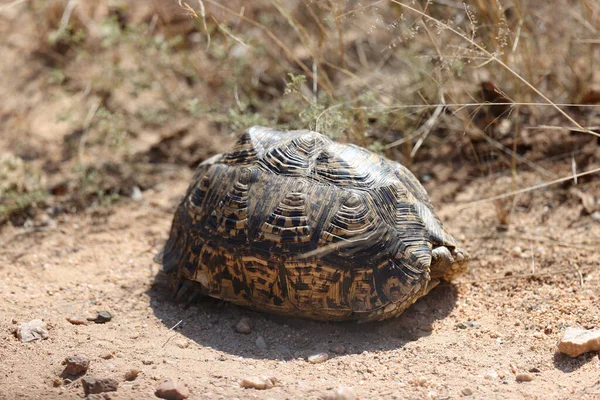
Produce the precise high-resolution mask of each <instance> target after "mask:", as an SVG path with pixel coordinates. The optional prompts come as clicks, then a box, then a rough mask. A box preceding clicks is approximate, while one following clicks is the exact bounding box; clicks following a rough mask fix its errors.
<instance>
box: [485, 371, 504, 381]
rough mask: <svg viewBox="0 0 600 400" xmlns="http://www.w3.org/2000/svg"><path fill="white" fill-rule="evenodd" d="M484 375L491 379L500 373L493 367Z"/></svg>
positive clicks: (496, 377)
mask: <svg viewBox="0 0 600 400" xmlns="http://www.w3.org/2000/svg"><path fill="white" fill-rule="evenodd" d="M483 376H484V378H485V379H489V380H496V379H498V378H499V377H500V376H499V375H498V373H497V372H496V371H494V370H493V369H491V370H489V371H487V372H486V373H485V374H484V375H483Z"/></svg>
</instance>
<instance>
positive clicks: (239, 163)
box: [157, 126, 468, 321]
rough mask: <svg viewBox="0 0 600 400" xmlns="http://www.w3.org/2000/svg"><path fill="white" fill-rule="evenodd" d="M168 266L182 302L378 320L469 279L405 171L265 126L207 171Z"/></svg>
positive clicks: (197, 179)
mask: <svg viewBox="0 0 600 400" xmlns="http://www.w3.org/2000/svg"><path fill="white" fill-rule="evenodd" d="M157 261H159V262H160V263H162V265H163V271H164V272H166V273H167V274H170V275H174V276H176V278H178V279H177V280H178V282H180V285H179V289H178V290H179V293H178V297H180V296H182V295H184V294H185V293H187V294H192V293H194V294H202V295H208V296H211V297H214V298H218V299H222V300H225V301H229V302H232V303H234V304H237V305H240V306H244V307H248V308H252V309H255V310H258V311H264V312H270V313H276V314H284V315H288V316H298V317H305V318H311V319H318V320H329V321H341V320H356V321H373V320H383V319H386V318H390V317H394V316H397V315H399V314H400V313H402V311H404V310H405V309H406V308H407V307H408V306H410V305H411V304H413V303H414V302H415V301H416V300H417V299H418V298H420V297H421V296H423V295H425V294H426V293H427V292H428V291H429V290H430V289H431V288H432V287H433V286H435V285H436V284H437V283H439V282H440V280H445V281H451V280H452V279H453V278H454V277H456V276H457V275H459V274H460V273H462V272H464V271H465V270H466V267H467V261H468V254H467V253H466V252H465V251H463V250H461V249H460V248H459V246H458V244H457V242H456V240H455V239H454V238H453V237H452V236H451V235H450V234H449V233H448V232H447V231H446V230H445V229H444V228H443V227H442V224H441V222H440V220H439V218H438V217H437V216H436V214H435V212H434V210H433V207H432V205H431V202H430V200H429V198H428V196H427V192H426V191H425V189H424V188H423V186H422V185H421V184H420V183H419V181H418V180H417V178H415V176H414V175H413V174H412V173H411V172H410V171H409V170H408V169H407V168H405V167H404V166H402V165H401V164H399V163H397V162H394V161H391V160H388V159H386V158H384V157H381V156H379V155H377V154H375V153H373V152H371V151H368V150H366V149H364V148H362V147H358V146H355V145H352V144H340V143H337V142H334V141H332V140H331V139H329V138H327V137H326V136H324V135H322V134H320V133H318V132H314V131H309V130H296V131H287V132H285V131H280V130H275V129H270V128H265V127H258V126H255V127H252V128H250V129H248V130H247V131H246V132H244V133H243V134H242V135H241V137H240V138H239V140H238V141H237V142H236V144H235V145H234V146H233V148H232V149H230V150H229V151H228V152H226V153H223V154H217V155H215V156H214V157H211V158H210V159H208V160H206V161H204V162H203V163H201V164H200V165H199V166H198V168H197V170H196V172H195V175H194V178H193V181H192V183H191V185H190V186H189V188H188V190H187V193H186V194H185V197H184V198H183V200H182V201H181V203H180V204H179V206H178V207H177V210H176V212H175V215H174V218H173V222H172V227H171V231H170V236H169V239H168V241H167V243H166V245H165V246H164V248H163V250H162V251H161V253H159V255H158V256H157ZM176 290H177V289H176Z"/></svg>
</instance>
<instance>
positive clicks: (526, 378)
mask: <svg viewBox="0 0 600 400" xmlns="http://www.w3.org/2000/svg"><path fill="white" fill-rule="evenodd" d="M515 379H516V380H517V382H531V381H532V380H533V375H530V374H527V373H520V374H517V376H515Z"/></svg>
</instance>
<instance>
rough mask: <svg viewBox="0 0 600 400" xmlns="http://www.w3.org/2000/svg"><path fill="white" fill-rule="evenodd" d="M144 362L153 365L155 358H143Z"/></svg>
mask: <svg viewBox="0 0 600 400" xmlns="http://www.w3.org/2000/svg"><path fill="white" fill-rule="evenodd" d="M142 364H144V365H152V364H154V360H152V359H150V358H145V359H143V360H142Z"/></svg>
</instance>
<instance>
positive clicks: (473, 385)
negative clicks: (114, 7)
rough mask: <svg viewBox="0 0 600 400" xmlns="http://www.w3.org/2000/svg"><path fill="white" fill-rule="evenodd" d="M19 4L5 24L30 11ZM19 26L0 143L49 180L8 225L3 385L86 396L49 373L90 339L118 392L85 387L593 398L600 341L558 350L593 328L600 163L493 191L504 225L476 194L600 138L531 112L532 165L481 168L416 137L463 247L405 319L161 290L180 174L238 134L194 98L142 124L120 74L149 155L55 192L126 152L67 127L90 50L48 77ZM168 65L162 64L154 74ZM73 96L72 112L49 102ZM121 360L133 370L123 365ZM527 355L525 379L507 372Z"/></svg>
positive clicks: (584, 156) (19, 395)
mask: <svg viewBox="0 0 600 400" xmlns="http://www.w3.org/2000/svg"><path fill="white" fill-rule="evenodd" d="M15 15H17V14H15ZM23 18H24V19H23V20H19V19H18V18H17V17H15V19H14V21H16V22H14V23H15V24H16V25H11V26H13V27H14V26H20V27H23V26H25V25H26V24H30V25H31V23H32V22H31V20H30V19H26V18H25V17H23ZM7 26H8V25H5V26H4V27H7ZM30 28H31V27H30ZM9 29H12V28H9ZM14 32H17V33H18V32H19V31H18V30H14ZM17 33H15V34H14V35H12V36H10V38H9V39H6V40H5V41H4V42H2V43H0V45H2V46H4V47H3V48H2V52H3V57H0V88H1V89H2V92H3V93H9V94H10V96H7V97H6V98H4V97H3V99H2V102H1V103H0V121H1V123H2V127H1V128H0V131H1V134H0V154H2V155H5V154H12V155H13V156H15V155H16V156H18V157H19V159H21V160H24V161H25V162H26V165H28V166H30V167H31V168H32V169H35V168H40V169H41V170H43V171H44V176H45V178H44V180H42V185H43V186H44V187H45V188H59V189H57V190H58V192H57V193H58V194H57V197H56V198H54V197H52V198H51V199H50V200H48V204H45V206H44V207H41V208H39V209H36V210H34V211H35V212H32V213H28V214H26V215H24V216H22V217H21V218H17V219H14V218H13V219H12V220H11V221H6V223H5V224H4V225H2V226H1V227H0V399H7V400H8V399H55V398H56V399H78V398H82V397H84V394H83V388H82V383H81V379H82V378H81V377H77V378H69V379H64V378H63V377H61V373H62V371H63V369H64V365H62V362H63V360H64V359H65V357H67V356H70V355H74V354H80V355H83V356H86V357H87V358H89V360H90V367H89V370H88V371H87V373H86V376H94V377H96V378H114V379H116V380H117V381H118V383H119V385H118V390H117V391H115V392H109V393H105V394H104V395H101V397H97V398H106V399H147V398H148V399H151V398H155V397H154V392H155V390H156V388H157V387H158V385H159V384H160V383H161V382H162V381H163V380H164V379H173V380H177V381H179V382H181V383H183V384H185V385H187V386H188V388H189V390H190V397H189V398H191V399H234V398H239V399H246V398H249V399H252V398H260V399H324V398H336V397H335V395H336V393H337V392H338V390H340V388H342V389H341V391H342V392H343V391H344V390H345V391H346V393H351V392H353V391H354V392H355V393H356V394H357V396H358V398H360V399H363V400H364V399H393V398H396V399H423V398H430V399H455V398H460V397H472V398H481V399H484V398H485V399H505V398H527V399H533V398H539V399H572V398H577V399H598V398H600V356H599V354H598V353H587V354H584V355H581V356H579V357H577V358H573V359H571V358H569V357H567V356H564V355H561V354H558V353H556V343H557V341H558V339H559V337H560V336H561V334H562V333H563V332H564V330H565V329H566V328H567V327H583V328H587V329H594V328H595V329H598V328H600V302H599V300H598V299H599V297H600V269H599V267H598V266H599V263H600V255H599V253H598V251H597V249H598V247H599V246H600V239H598V238H600V221H599V218H598V217H599V214H598V211H600V208H599V207H598V205H599V203H598V202H597V201H598V199H599V198H600V182H598V180H597V178H596V179H595V180H594V179H592V178H593V176H588V177H586V178H585V179H580V180H579V181H578V182H577V185H575V184H574V182H572V181H570V182H564V183H562V184H557V185H553V186H550V187H548V188H544V189H540V190H536V191H532V192H528V193H525V194H522V195H520V196H517V197H515V198H514V201H513V200H512V198H511V199H509V200H508V201H507V202H504V203H503V204H504V207H505V208H506V209H508V210H512V211H511V212H510V213H508V214H510V218H509V221H508V222H509V224H508V229H498V227H497V226H498V224H499V223H500V222H507V221H502V220H503V219H506V218H505V216H504V215H503V213H502V212H500V211H498V209H497V208H496V206H495V205H494V203H492V202H483V203H477V204H472V203H470V202H472V201H474V200H478V199H483V198H486V197H488V196H490V195H495V194H500V193H505V192H509V191H511V190H514V189H517V188H522V187H527V186H530V185H536V184H539V183H540V176H541V175H540V170H542V172H543V173H544V174H545V176H544V180H545V181H546V182H547V181H550V180H552V179H556V178H560V177H564V176H568V175H569V174H571V172H572V163H571V162H570V160H571V157H573V160H575V161H577V166H578V168H579V170H578V171H582V170H586V169H592V168H596V167H598V166H599V165H598V160H600V152H599V147H598V145H597V143H596V142H595V138H588V137H584V136H583V135H579V136H577V135H570V134H569V132H568V131H567V130H564V131H561V132H557V131H556V130H553V131H549V132H545V131H543V132H542V133H543V135H538V136H536V137H533V138H531V140H530V142H529V143H528V144H527V145H528V146H529V149H530V150H527V151H528V153H527V154H526V156H527V157H528V159H531V160H534V161H535V165H536V167H537V170H531V168H528V167H527V166H525V165H523V164H519V169H518V171H517V173H516V174H514V175H513V173H512V171H511V169H510V160H509V161H508V162H506V163H504V164H500V167H498V163H496V164H494V162H493V160H492V161H489V160H488V161H486V160H484V162H483V163H484V164H485V163H486V162H489V164H485V165H486V166H489V170H486V171H484V172H483V173H482V172H481V165H476V164H475V162H474V161H473V160H474V159H473V157H467V158H464V157H463V156H464V154H465V152H466V151H467V150H468V149H469V148H470V147H469V146H467V145H464V149H463V150H460V149H459V150H458V151H457V149H456V147H457V146H458V144H456V145H455V144H454V143H452V142H449V141H446V142H445V144H443V145H440V146H439V147H436V146H434V147H426V148H424V149H423V150H422V151H421V153H420V154H421V156H420V157H419V159H418V160H417V162H415V164H414V165H412V166H411V168H413V170H415V172H416V173H417V175H418V176H419V177H421V178H423V181H424V182H425V186H426V189H427V190H428V192H429V193H430V194H431V197H432V201H433V203H434V205H435V208H436V210H438V214H439V215H440V217H441V218H442V220H443V221H444V224H445V225H446V226H447V227H448V229H449V231H450V232H452V233H453V234H454V235H455V236H456V238H457V239H458V240H459V241H460V242H461V244H463V246H464V247H465V248H466V249H467V250H468V251H469V252H470V253H471V255H472V261H471V263H470V269H469V271H468V273H467V274H465V275H464V276H463V277H461V278H460V279H459V280H458V281H457V282H456V283H455V284H452V285H443V286H439V287H437V288H435V289H434V290H433V291H432V292H431V293H430V294H429V295H428V296H427V297H425V298H423V299H422V300H420V301H419V302H417V303H416V304H415V305H414V306H413V307H411V308H410V309H408V310H407V311H406V312H405V313H404V314H403V315H402V316H400V317H399V318H398V319H395V320H391V321H386V322H382V323H373V324H365V325H357V324H352V323H319V322H312V321H305V320H296V319H285V318H280V317H273V316H269V315H265V314H260V313H256V312H252V311H248V310H245V309H242V308H238V307H235V306H232V305H229V304H226V303H223V302H219V301H216V300H211V299H202V300H200V301H199V302H197V303H194V304H193V305H191V307H189V308H185V307H184V306H183V304H179V303H177V302H176V301H174V300H173V298H172V296H171V295H170V290H169V288H168V282H167V281H166V280H165V279H163V278H161V276H160V274H159V266H158V265H156V264H155V263H154V262H153V257H154V256H155V254H156V253H157V252H158V251H159V249H160V248H161V246H162V244H163V243H164V241H165V240H166V238H167V233H168V229H169V226H170V223H171V217H172V213H173V211H174V208H175V206H176V204H177V202H178V201H179V199H180V196H181V195H182V194H183V192H184V191H185V189H186V187H187V184H188V182H189V179H190V178H191V176H192V173H193V170H192V169H190V168H189V167H188V166H189V165H190V164H193V163H197V162H198V161H200V160H202V159H203V158H205V157H207V156H210V155H212V154H214V153H215V152H217V151H221V150H223V149H224V148H226V146H227V145H228V144H229V143H231V141H232V140H233V138H232V137H230V136H223V135H222V129H220V128H218V127H217V125H218V124H216V123H213V122H210V121H205V120H202V119H196V118H191V117H190V116H189V115H187V116H186V117H185V118H183V117H182V116H181V115H174V116H173V115H172V116H170V117H169V119H167V120H166V121H162V122H158V123H157V122H156V121H154V122H153V121H151V122H152V123H153V124H154V125H152V124H150V123H148V124H146V125H144V124H142V123H141V122H139V121H140V117H139V115H146V114H139V113H138V114H136V112H137V111H139V109H136V107H137V106H139V105H140V104H151V105H152V104H156V103H158V102H160V100H161V99H162V97H161V96H162V93H163V92H160V91H159V90H155V91H152V90H153V89H152V90H147V91H145V92H142V95H139V96H137V95H136V96H133V95H131V94H130V92H131V90H130V89H131V88H130V87H129V86H127V85H126V84H123V85H121V86H119V87H115V92H114V93H113V95H112V97H111V98H109V99H105V102H106V103H107V104H106V107H108V108H111V107H112V109H113V110H123V109H125V110H126V113H129V114H128V115H129V120H127V121H126V122H127V123H128V124H129V125H128V129H129V130H130V131H131V135H130V136H129V137H128V142H127V143H128V146H129V151H130V154H134V157H133V158H129V159H128V161H131V160H132V159H133V161H135V162H136V163H137V164H136V163H132V164H131V165H136V166H137V167H139V166H140V165H139V164H140V163H141V164H144V163H146V164H144V166H145V167H144V168H146V169H144V171H145V172H140V170H133V172H132V171H131V170H128V169H127V168H125V167H124V165H125V164H123V165H121V164H117V165H121V166H120V167H119V168H116V169H115V168H112V169H111V168H108V167H106V168H104V169H102V170H99V171H104V173H107V174H109V172H110V171H113V172H112V175H111V176H112V178H114V179H116V181H117V182H116V183H114V182H113V183H110V182H112V181H110V180H109V182H108V183H107V185H108V184H110V185H109V186H110V187H112V188H113V189H115V188H116V189H118V193H119V195H120V201H118V202H115V203H113V202H110V201H109V202H108V203H109V204H103V203H102V201H101V200H102V199H104V200H106V197H101V196H99V195H98V198H97V199H96V200H93V201H87V202H83V203H82V204H83V206H82V205H81V204H79V203H77V202H75V201H71V200H69V201H63V200H60V199H59V197H60V192H61V191H62V190H65V191H66V192H67V195H66V196H69V195H70V193H71V191H73V192H74V191H75V190H76V187H77V185H80V184H81V182H80V181H78V180H77V179H81V178H78V177H77V174H75V173H73V171H74V167H73V166H74V164H75V161H77V157H76V156H77V155H78V156H79V162H90V163H91V162H93V161H94V160H96V161H97V160H100V159H102V160H103V161H107V160H108V161H111V160H113V158H117V161H119V160H118V157H117V156H118V154H113V153H115V151H114V149H113V148H109V149H108V151H107V150H106V149H104V150H103V152H102V151H101V150H102V149H103V147H102V146H104V144H103V142H101V141H98V140H97V139H98V138H97V137H95V136H94V132H98V131H100V130H101V128H102V126H101V125H100V124H99V123H97V125H92V128H91V129H90V132H91V134H90V136H82V131H79V130H74V129H73V126H74V125H73V123H72V122H73V120H75V121H80V122H81V121H84V120H85V118H86V115H87V113H88V112H89V110H90V109H93V107H94V104H95V103H94V101H95V99H96V98H98V96H100V95H99V94H98V93H96V92H93V91H92V94H89V91H86V84H85V82H88V81H87V80H86V79H88V77H87V76H86V74H90V75H91V76H92V78H94V77H95V75H93V74H92V72H90V71H91V70H93V69H94V68H95V67H94V66H95V65H96V61H94V62H93V63H90V60H91V59H87V61H86V59H85V57H83V58H74V60H75V61H73V62H72V64H70V65H71V66H67V67H65V69H64V72H65V73H66V74H67V75H68V76H69V77H70V80H66V81H65V82H64V83H63V84H62V86H56V85H52V84H49V83H48V82H49V77H52V76H54V75H51V74H52V73H56V71H52V70H51V69H50V68H49V67H48V66H46V65H44V64H43V62H41V61H40V59H39V58H36V57H34V56H32V55H31V54H32V52H33V50H35V48H36V46H38V44H36V43H35V42H34V41H32V40H31V37H28V36H27V35H25V36H23V35H20V34H17ZM6 37H8V36H6ZM119 51H121V52H122V53H123V54H116V55H115V57H114V59H115V60H125V61H127V60H128V59H127V57H126V56H127V54H126V53H127V51H128V49H127V48H125V49H124V50H123V49H121V50H119ZM115 53H117V51H115ZM22 54H29V56H27V57H22ZM117 55H118V56H119V57H121V58H118V57H117ZM111 57H112V55H111ZM111 60H112V59H111ZM99 62H100V61H98V63H99ZM115 62H117V61H115ZM86 65H87V66H88V67H89V68H88V67H86ZM80 76H83V78H79V77H80ZM92 78H89V79H90V82H92V81H93V80H91V79H92ZM169 79H171V75H165V77H164V82H165V85H168V84H169V82H170V81H169ZM173 79H175V78H173ZM178 79H179V78H178ZM179 80H181V79H179ZM82 82H83V83H82ZM94 82H95V81H94ZM202 84H203V83H200V84H199V85H200V86H201V85H202ZM78 85H79V86H78ZM181 86H184V85H183V84H181ZM176 89H177V90H180V89H181V88H180V86H177V87H176ZM181 90H184V89H181ZM186 90H187V89H186ZM193 90H197V91H198V92H199V93H205V91H204V90H205V88H203V87H200V88H199V89H198V88H197V87H196V88H195V89H193ZM173 91H175V89H173ZM100 94H101V93H100ZM151 95H152V96H154V97H152V96H151ZM140 109H141V107H140ZM67 111H68V112H71V114H72V115H70V117H69V118H71V121H69V119H68V118H66V119H65V118H57V115H59V114H61V113H65V112H67ZM115 115H116V114H115ZM112 122H114V121H111V123H112ZM117 122H118V121H117ZM75 125H76V124H75ZM109 133H110V131H109ZM82 137H83V138H86V139H87V143H84V145H81V142H82V141H83V139H82ZM590 139H592V140H590ZM94 140H96V142H95V141H94ZM78 143H79V148H80V149H79V153H78V152H77V150H78V149H77V144H78ZM457 143H459V142H458V141H457ZM460 143H463V142H460ZM74 145H75V150H73V146H74ZM475 145H476V146H477V145H478V144H475ZM161 146H162V147H161ZM81 149H83V150H84V151H83V152H82V151H81ZM111 149H112V150H111ZM432 149H434V150H435V151H436V152H435V153H433V151H434V150H432ZM465 149H467V150H465ZM461 151H463V155H461V153H460V152H461ZM82 153H83V155H82ZM137 155H141V156H140V157H137ZM557 155H558V156H557ZM111 157H113V158H111ZM148 159H150V163H151V165H150V164H148ZM113 161H114V160H113ZM121 161H122V160H121ZM138 161H139V163H138ZM90 165H91V164H90ZM127 165H129V164H127ZM109 166H110V165H109ZM137 167H136V168H137ZM107 171H108V172H107ZM115 171H116V172H115ZM109 175H110V174H109ZM114 179H113V180H114ZM61 182H62V183H64V182H66V184H65V185H64V189H61V188H63V186H61ZM77 182H79V183H77ZM103 182H104V181H103ZM104 183H106V182H104ZM574 186H577V188H578V189H579V190H580V192H574V191H573V190H572V189H573V187H574ZM134 187H135V188H137V189H139V190H134ZM116 189H115V190H116ZM53 190H54V189H53ZM94 190H95V189H94ZM582 193H583V194H584V195H583V198H585V199H588V200H589V199H590V196H591V199H592V203H591V204H590V203H589V201H588V203H587V206H588V208H589V207H591V208H592V209H593V208H595V209H596V210H597V211H596V214H594V213H593V212H591V213H590V212H586V211H585V209H584V206H583V205H582V200H581V198H582V195H581V194H582ZM88 194H89V193H88ZM92 194H93V193H92ZM56 199H58V200H56ZM54 200H56V201H54ZM592 211H593V210H592ZM508 214H507V215H508ZM100 311H108V312H109V313H110V314H111V315H112V319H111V320H110V321H109V322H106V323H104V324H97V323H94V322H89V321H87V322H86V323H85V324H83V325H75V324H73V323H71V322H69V321H68V320H67V319H68V318H69V319H83V320H84V321H85V319H86V318H87V317H93V316H95V315H96V314H97V313H98V312H100ZM242 318H247V319H248V320H249V321H250V326H251V332H250V333H249V334H241V333H238V332H236V330H235V329H234V326H235V324H236V323H237V322H238V321H240V319H242ZM33 319H42V320H44V321H45V322H46V323H47V325H48V334H49V337H48V339H46V340H40V341H35V342H31V343H21V342H20V341H19V340H18V339H17V338H16V337H15V335H14V331H15V329H16V328H17V327H18V326H19V325H20V324H22V323H24V322H27V321H30V320H33ZM259 338H262V339H259ZM257 341H258V345H257ZM261 342H264V344H265V345H264V346H263V345H262V343H261ZM342 350H343V351H342ZM321 352H325V353H327V354H328V356H329V359H328V360H327V361H325V362H324V363H320V364H312V363H309V362H308V361H307V357H308V356H311V355H314V354H317V353H321ZM132 370H139V371H140V373H139V376H137V378H136V379H134V380H132V381H127V380H126V379H125V375H126V373H128V372H130V371H132ZM523 374H525V375H526V376H528V377H529V378H530V379H529V380H528V381H524V382H520V381H518V380H517V375H521V376H523ZM253 376H267V377H274V378H276V380H277V384H276V385H275V387H273V388H271V389H267V390H256V389H244V388H242V387H241V386H240V382H241V380H242V379H244V378H248V377H253ZM343 388H345V389H343ZM350 388H351V389H350ZM339 398H346V399H350V398H352V396H350V395H348V396H347V397H339Z"/></svg>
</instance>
